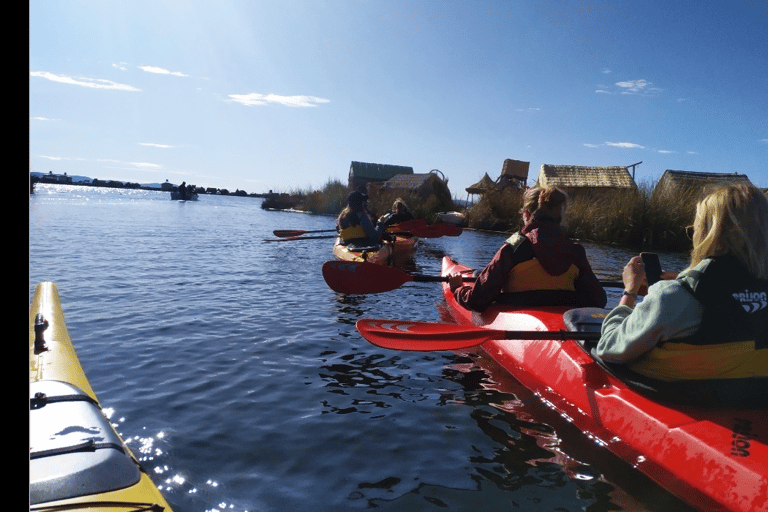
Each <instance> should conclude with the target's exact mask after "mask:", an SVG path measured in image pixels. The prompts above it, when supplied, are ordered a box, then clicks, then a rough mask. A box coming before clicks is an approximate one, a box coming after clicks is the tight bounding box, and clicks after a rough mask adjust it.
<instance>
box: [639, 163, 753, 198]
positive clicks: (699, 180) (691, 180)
mask: <svg viewBox="0 0 768 512" xmlns="http://www.w3.org/2000/svg"><path fill="white" fill-rule="evenodd" d="M741 182H746V183H749V178H747V175H746V174H739V173H735V172H734V173H716V172H691V171H673V170H666V171H664V174H663V175H662V176H661V179H660V180H659V182H658V183H657V184H656V187H655V188H654V189H653V197H654V198H655V199H658V200H664V199H668V198H679V197H681V195H685V196H691V197H695V196H698V195H699V194H700V193H701V191H702V190H703V189H704V188H705V187H707V186H710V185H718V184H721V183H722V184H725V183H741Z"/></svg>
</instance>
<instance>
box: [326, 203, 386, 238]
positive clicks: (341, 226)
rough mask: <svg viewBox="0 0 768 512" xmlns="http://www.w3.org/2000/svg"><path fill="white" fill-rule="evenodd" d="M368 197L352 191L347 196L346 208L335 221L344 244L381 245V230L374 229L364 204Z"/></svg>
mask: <svg viewBox="0 0 768 512" xmlns="http://www.w3.org/2000/svg"><path fill="white" fill-rule="evenodd" d="M367 201H368V195H367V194H364V193H362V192H359V191H354V192H352V193H350V194H349V196H347V206H346V207H345V208H344V209H343V210H342V211H341V213H340V214H339V217H338V219H337V220H336V229H337V230H338V232H339V235H340V236H341V239H342V241H343V243H344V244H346V245H348V244H350V243H351V244H353V245H358V246H361V247H362V246H370V245H378V244H380V243H381V230H378V229H376V227H375V226H374V221H373V220H372V218H371V215H370V213H369V212H368V209H367V208H366V202H367Z"/></svg>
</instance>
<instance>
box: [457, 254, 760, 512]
mask: <svg viewBox="0 0 768 512" xmlns="http://www.w3.org/2000/svg"><path fill="white" fill-rule="evenodd" d="M457 272H458V273H464V274H470V273H471V270H470V269H468V268H467V267H464V266H462V265H459V264H457V263H456V262H454V261H452V260H451V259H450V258H448V257H445V258H444V259H443V268H442V274H443V275H444V276H445V275H448V274H452V273H457ZM443 291H444V296H445V300H446V303H447V306H448V311H449V312H450V314H451V316H452V318H453V319H454V321H456V322H457V323H459V324H464V325H475V326H483V327H488V328H492V329H501V330H542V331H553V330H566V326H565V323H564V321H563V313H564V312H565V311H566V310H567V308H562V307H542V308H520V307H516V308H512V307H510V306H503V305H493V306H491V307H490V308H488V310H486V311H484V312H483V313H477V312H471V311H468V310H466V309H464V308H463V307H461V306H460V305H459V304H458V302H457V301H456V299H455V298H454V296H453V293H451V291H450V289H449V287H448V285H447V284H445V283H444V285H443ZM481 348H482V350H483V352H485V353H486V354H487V355H489V356H490V357H491V358H493V359H494V360H495V361H496V362H497V363H499V364H500V365H501V366H502V367H504V368H505V369H506V370H507V371H508V372H509V373H510V374H511V375H512V376H513V377H514V378H515V379H516V380H518V381H519V382H520V383H521V384H523V385H524V386H525V387H527V388H528V389H530V390H531V391H533V392H534V393H535V394H536V395H537V396H539V397H540V398H541V400H542V401H543V402H544V403H545V404H547V405H548V406H549V407H551V408H552V409H554V410H555V411H556V412H557V413H558V414H560V415H561V416H563V417H565V418H566V419H567V420H568V421H569V422H570V423H572V424H573V425H575V426H576V427H578V428H579V429H580V430H581V431H582V432H584V433H585V434H586V435H587V436H588V438H590V439H592V440H594V441H596V442H597V443H598V444H599V445H600V446H604V447H605V448H607V449H608V450H610V451H611V452H612V453H614V454H615V455H617V456H619V457H620V458H622V459H624V460H625V461H626V462H628V463H629V464H631V465H632V466H633V467H635V468H636V469H638V470H640V471H641V472H642V473H643V474H645V475H646V476H648V477H649V478H651V479H652V480H654V481H655V482H656V483H658V484H659V485H661V486H662V487H664V488H665V489H667V490H668V491H670V492H671V493H672V494H673V495H675V496H677V497H679V498H680V499H682V500H683V501H686V502H687V503H689V504H690V505H692V506H694V507H697V508H699V509H701V510H712V511H716V510H728V511H739V512H748V511H749V512H754V511H766V510H768V446H767V445H766V440H767V439H768V421H766V417H767V413H768V411H766V410H722V409H709V410H707V409H702V408H694V407H688V406H680V405H670V404H662V403H659V402H656V401H653V400H651V399H649V398H647V397H645V396H643V395H641V394H640V393H639V392H637V391H635V390H634V389H632V388H630V387H629V386H627V385H626V384H625V383H623V382H622V381H620V380H619V379H618V378H616V377H615V376H614V375H612V374H611V373H610V372H609V371H607V370H606V368H605V367H603V366H602V365H601V364H600V363H599V362H598V361H596V360H595V359H594V358H593V357H592V356H591V355H590V353H589V352H588V351H587V350H585V348H584V347H583V346H582V344H581V343H580V342H578V341H576V340H567V341H564V342H561V341H558V340H545V341H536V340H492V341H489V342H486V343H484V344H483V345H482V346H481Z"/></svg>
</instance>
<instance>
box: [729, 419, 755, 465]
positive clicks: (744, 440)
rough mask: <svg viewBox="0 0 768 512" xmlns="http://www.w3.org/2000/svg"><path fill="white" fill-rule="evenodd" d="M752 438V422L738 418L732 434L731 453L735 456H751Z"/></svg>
mask: <svg viewBox="0 0 768 512" xmlns="http://www.w3.org/2000/svg"><path fill="white" fill-rule="evenodd" d="M751 440H752V422H751V421H750V420H740V419H738V418H737V419H736V424H735V425H734V426H733V433H732V434H731V455H733V456H734V457H749V447H750V441H751Z"/></svg>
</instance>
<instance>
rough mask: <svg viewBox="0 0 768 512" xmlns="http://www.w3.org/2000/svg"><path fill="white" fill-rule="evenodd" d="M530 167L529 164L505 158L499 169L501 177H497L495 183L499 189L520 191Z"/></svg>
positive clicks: (523, 186) (526, 179)
mask: <svg viewBox="0 0 768 512" xmlns="http://www.w3.org/2000/svg"><path fill="white" fill-rule="evenodd" d="M530 165H531V163H530V162H523V161H522V160H512V159H511V158H507V159H506V160H504V165H503V166H502V168H501V176H499V179H498V180H496V182H497V183H498V185H499V187H501V188H507V187H512V188H515V189H517V190H522V189H524V188H525V184H526V182H527V181H528V168H529V167H530Z"/></svg>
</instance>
